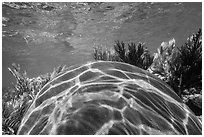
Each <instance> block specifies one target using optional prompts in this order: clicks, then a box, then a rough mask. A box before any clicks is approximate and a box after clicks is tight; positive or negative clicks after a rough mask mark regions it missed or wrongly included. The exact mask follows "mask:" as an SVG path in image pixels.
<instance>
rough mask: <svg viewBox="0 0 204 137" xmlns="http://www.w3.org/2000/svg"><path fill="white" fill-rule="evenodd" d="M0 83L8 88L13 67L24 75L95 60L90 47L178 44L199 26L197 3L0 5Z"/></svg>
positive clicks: (200, 20) (200, 14)
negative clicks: (139, 43)
mask: <svg viewBox="0 0 204 137" xmlns="http://www.w3.org/2000/svg"><path fill="white" fill-rule="evenodd" d="M2 16H3V17H2V30H3V32H2V85H3V87H8V86H11V83H12V82H13V83H15V79H14V78H13V76H12V75H11V74H10V73H9V71H8V69H7V68H8V67H11V64H12V63H14V62H15V63H17V64H20V66H21V69H22V71H25V70H26V71H27V74H28V76H30V77H36V76H38V75H41V74H45V73H48V72H51V71H52V70H53V69H54V68H56V67H57V66H59V65H65V64H66V65H67V66H70V65H74V64H77V63H82V62H86V61H90V60H93V58H92V52H93V47H95V46H102V47H104V48H111V47H113V45H114V41H116V40H120V41H124V42H139V41H141V42H145V43H146V47H147V48H148V49H149V50H150V51H151V52H152V53H153V52H155V51H156V49H157V47H158V46H159V45H160V44H161V42H163V41H168V40H169V39H171V38H175V39H176V45H177V46H180V45H182V44H183V43H184V42H185V40H186V38H187V37H188V36H190V35H191V34H192V33H195V32H197V30H198V28H201V27H202V26H201V24H202V4H201V3H3V5H2Z"/></svg>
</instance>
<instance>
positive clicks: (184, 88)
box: [2, 29, 202, 134]
mask: <svg viewBox="0 0 204 137" xmlns="http://www.w3.org/2000/svg"><path fill="white" fill-rule="evenodd" d="M93 58H94V59H95V60H109V61H120V62H125V63H129V64H132V65H135V66H138V67H140V68H143V69H145V70H147V71H149V72H151V73H153V74H155V75H156V76H158V77H159V78H160V79H162V80H164V81H165V82H166V83H168V84H169V85H170V86H171V87H172V88H173V89H174V91H175V92H176V93H177V94H178V96H179V97H181V98H182V99H183V101H184V102H185V103H186V104H187V105H188V106H189V107H190V108H191V110H192V111H193V112H194V113H195V114H196V115H197V116H200V115H202V32H201V29H199V31H198V32H197V33H196V34H193V35H192V36H191V37H190V38H188V39H187V42H186V43H185V44H184V45H182V46H181V47H177V48H176V46H175V40H174V39H172V40H170V41H169V42H163V43H162V44H161V45H160V47H159V48H158V51H157V53H155V54H154V55H151V54H150V53H149V51H148V50H147V48H145V47H144V44H143V43H139V44H137V45H136V44H135V43H130V44H127V45H126V44H125V43H124V42H119V41H116V43H115V45H114V48H113V49H112V50H107V49H106V50H104V49H102V48H101V47H95V48H94V53H93ZM12 66H13V67H12V69H11V68H9V71H10V72H11V73H12V75H13V76H14V77H15V78H16V81H17V84H16V85H15V86H14V87H13V88H12V89H10V90H8V91H6V94H4V95H3V97H2V100H3V102H2V111H3V112H2V132H3V134H16V132H17V130H18V127H19V124H20V122H21V119H22V117H23V115H24V113H25V112H26V110H27V108H28V107H29V105H30V103H32V101H33V99H34V98H35V95H36V94H37V93H38V91H39V90H40V89H41V88H42V87H43V86H44V85H45V84H46V83H47V82H48V81H50V80H51V79H53V78H54V77H55V76H56V75H58V74H59V73H61V72H63V71H64V70H66V69H67V67H66V66H63V67H58V68H57V69H54V71H53V72H52V73H47V74H45V75H41V76H39V77H36V78H32V79H31V78H28V76H27V74H26V72H25V73H23V74H21V73H20V66H19V65H16V64H13V65H12Z"/></svg>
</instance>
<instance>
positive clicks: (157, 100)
mask: <svg viewBox="0 0 204 137" xmlns="http://www.w3.org/2000/svg"><path fill="white" fill-rule="evenodd" d="M18 134H52V135H53V134H67V135H71V134H80V135H82V134H93V135H101V134H109V135H111V134H120V135H123V134H129V135H135V134H156V135H158V134H202V125H201V122H200V120H199V119H198V118H197V117H196V116H195V115H194V114H193V113H192V112H191V110H190V109H189V108H188V107H187V106H186V105H185V104H184V103H183V102H182V100H181V99H180V98H179V97H178V96H177V95H176V94H175V92H174V91H173V90H172V89H171V88H170V87H169V86H168V85H167V84H166V83H164V82H163V81H161V80H160V79H158V78H157V77H156V76H154V75H152V74H150V73H148V72H147V71H145V70H142V69H140V68H137V67H135V66H132V65H129V64H125V63H119V62H109V61H106V62H105V61H98V62H90V63H87V64H84V65H80V66H77V67H72V68H69V69H67V70H66V71H64V72H62V73H61V74H59V75H58V76H56V77H55V78H54V79H53V80H51V81H50V82H49V83H47V84H46V85H45V86H44V87H43V88H42V90H41V91H40V92H39V93H38V94H37V96H36V98H35V100H34V101H33V103H32V104H31V106H30V107H29V109H28V111H27V112H26V114H25V116H24V118H23V120H22V122H21V126H20V127H19V130H18Z"/></svg>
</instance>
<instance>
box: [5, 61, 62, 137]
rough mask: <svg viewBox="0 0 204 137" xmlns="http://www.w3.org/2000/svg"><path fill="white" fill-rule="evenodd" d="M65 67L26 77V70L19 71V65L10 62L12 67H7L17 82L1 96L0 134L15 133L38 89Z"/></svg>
mask: <svg viewBox="0 0 204 137" xmlns="http://www.w3.org/2000/svg"><path fill="white" fill-rule="evenodd" d="M65 69H66V67H65V66H64V67H58V68H57V69H54V71H53V72H52V73H47V74H45V75H41V76H38V77H36V78H28V76H27V74H26V72H24V73H23V74H21V73H20V66H19V65H16V64H12V69H11V68H9V71H10V72H11V73H12V75H13V76H14V77H15V78H16V82H17V83H16V85H15V86H14V87H13V88H11V89H9V90H7V91H5V94H4V95H3V96H2V134H4V135H5V134H8V135H12V134H16V133H17V131H18V128H19V126H20V123H21V120H22V118H23V116H24V114H25V112H26V111H27V109H28V107H29V106H30V104H31V103H32V101H33V100H34V99H35V97H36V95H37V93H38V92H39V90H40V89H42V87H43V86H44V85H45V84H46V83H47V82H49V81H50V80H52V79H53V78H54V77H55V76H56V75H58V74H59V73H61V72H63V71H64V70H65Z"/></svg>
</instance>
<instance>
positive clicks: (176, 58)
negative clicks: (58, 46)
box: [94, 29, 202, 115]
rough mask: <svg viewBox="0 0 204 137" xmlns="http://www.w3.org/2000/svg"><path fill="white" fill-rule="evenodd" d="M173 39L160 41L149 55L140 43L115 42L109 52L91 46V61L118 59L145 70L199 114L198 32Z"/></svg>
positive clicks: (200, 97)
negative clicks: (178, 41)
mask: <svg viewBox="0 0 204 137" xmlns="http://www.w3.org/2000/svg"><path fill="white" fill-rule="evenodd" d="M175 43H176V41H175V39H171V40H170V41H168V42H162V43H161V45H160V46H159V48H158V50H157V53H154V55H153V56H152V55H150V54H149V51H148V50H147V49H146V48H144V46H143V44H141V43H139V44H138V45H137V46H136V44H135V43H131V44H128V47H127V48H126V46H125V44H124V43H123V42H119V41H117V42H116V45H114V49H113V50H112V51H108V50H102V48H95V49H94V59H95V60H109V61H121V62H125V63H129V64H132V65H135V66H137V67H140V68H142V69H145V70H147V71H149V72H150V73H152V74H154V75H156V76H157V77H158V78H160V79H161V80H163V81H165V82H166V83H167V84H169V85H170V86H171V87H172V88H173V90H174V91H175V93H176V94H177V95H178V96H179V97H180V98H181V99H182V100H183V101H184V102H185V103H186V104H187V105H188V106H189V107H190V108H191V109H192V110H193V111H194V113H195V114H196V115H201V114H202V31H201V29H199V30H198V32H197V33H196V34H192V35H191V36H190V37H189V38H188V39H187V41H186V42H185V44H184V45H182V46H181V47H176V46H175Z"/></svg>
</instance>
